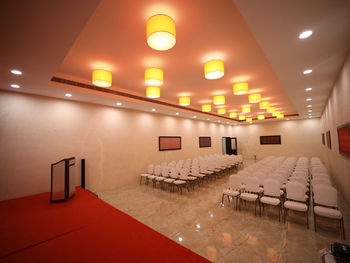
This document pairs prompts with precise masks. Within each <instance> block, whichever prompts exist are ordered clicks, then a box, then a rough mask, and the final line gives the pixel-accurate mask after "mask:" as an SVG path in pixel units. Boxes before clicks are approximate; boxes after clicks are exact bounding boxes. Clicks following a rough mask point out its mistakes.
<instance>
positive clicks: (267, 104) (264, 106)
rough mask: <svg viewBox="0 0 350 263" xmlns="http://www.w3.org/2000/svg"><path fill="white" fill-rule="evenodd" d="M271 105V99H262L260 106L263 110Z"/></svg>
mask: <svg viewBox="0 0 350 263" xmlns="http://www.w3.org/2000/svg"><path fill="white" fill-rule="evenodd" d="M269 107H270V102H269V101H262V102H260V103H259V108H260V109H262V110H265V109H267V108H269Z"/></svg>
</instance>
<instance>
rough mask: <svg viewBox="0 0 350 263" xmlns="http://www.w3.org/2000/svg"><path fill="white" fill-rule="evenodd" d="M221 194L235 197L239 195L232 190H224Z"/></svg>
mask: <svg viewBox="0 0 350 263" xmlns="http://www.w3.org/2000/svg"><path fill="white" fill-rule="evenodd" d="M223 194H224V195H228V196H237V195H239V191H236V190H232V189H225V190H224V192H223Z"/></svg>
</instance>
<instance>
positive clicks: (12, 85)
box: [11, 84, 21, 89]
mask: <svg viewBox="0 0 350 263" xmlns="http://www.w3.org/2000/svg"><path fill="white" fill-rule="evenodd" d="M20 87H21V86H20V85H17V84H11V88H14V89H19V88H20Z"/></svg>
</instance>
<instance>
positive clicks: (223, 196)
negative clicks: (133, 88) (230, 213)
mask: <svg viewBox="0 0 350 263" xmlns="http://www.w3.org/2000/svg"><path fill="white" fill-rule="evenodd" d="M224 198H225V194H222V198H221V204H223V203H224Z"/></svg>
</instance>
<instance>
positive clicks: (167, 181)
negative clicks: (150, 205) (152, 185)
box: [164, 178, 175, 184]
mask: <svg viewBox="0 0 350 263" xmlns="http://www.w3.org/2000/svg"><path fill="white" fill-rule="evenodd" d="M174 181H175V179H172V178H168V179H165V180H164V182H166V183H169V184H171V183H173V182H174Z"/></svg>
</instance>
